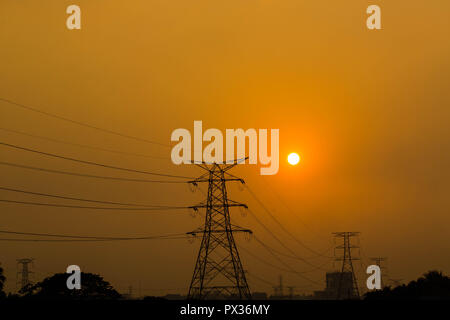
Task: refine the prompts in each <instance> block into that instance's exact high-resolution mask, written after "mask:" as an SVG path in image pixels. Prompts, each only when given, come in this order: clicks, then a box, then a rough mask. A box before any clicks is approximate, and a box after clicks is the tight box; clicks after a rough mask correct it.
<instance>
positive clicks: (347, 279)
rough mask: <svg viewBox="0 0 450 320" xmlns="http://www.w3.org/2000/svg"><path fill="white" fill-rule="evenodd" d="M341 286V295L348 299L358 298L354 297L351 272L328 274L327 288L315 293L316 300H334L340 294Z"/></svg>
mask: <svg viewBox="0 0 450 320" xmlns="http://www.w3.org/2000/svg"><path fill="white" fill-rule="evenodd" d="M339 285H340V288H341V293H343V294H344V296H345V297H347V299H355V298H358V297H357V296H355V295H354V292H355V291H354V288H353V275H352V273H351V272H349V271H345V272H327V274H326V288H325V290H323V291H315V292H314V298H315V299H318V300H334V299H336V298H337V296H338V293H339Z"/></svg>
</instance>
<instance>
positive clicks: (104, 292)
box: [20, 272, 121, 300]
mask: <svg viewBox="0 0 450 320" xmlns="http://www.w3.org/2000/svg"><path fill="white" fill-rule="evenodd" d="M68 277H69V274H66V273H57V274H55V275H53V276H51V277H48V278H45V279H44V280H42V281H41V282H38V283H36V284H33V285H28V286H26V287H24V288H23V289H22V290H21V291H20V293H21V294H22V295H23V297H25V298H39V299H79V300H80V299H81V300H95V299H118V298H120V297H121V296H120V294H119V293H118V292H117V291H116V290H115V289H114V288H113V287H112V286H111V285H110V284H109V282H107V281H105V280H103V278H102V277H101V276H99V275H97V274H92V273H84V272H82V273H81V289H79V290H77V289H73V290H70V289H68V288H67V284H66V281H67V278H68Z"/></svg>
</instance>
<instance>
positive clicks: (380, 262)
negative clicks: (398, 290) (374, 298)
mask: <svg viewBox="0 0 450 320" xmlns="http://www.w3.org/2000/svg"><path fill="white" fill-rule="evenodd" d="M370 260H371V261H373V262H374V263H375V264H376V265H377V266H378V267H380V271H381V289H383V288H384V286H385V285H386V283H385V280H384V279H388V278H389V275H388V272H387V267H386V265H385V262H386V261H387V258H386V257H374V258H370Z"/></svg>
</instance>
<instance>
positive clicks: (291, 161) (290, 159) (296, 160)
mask: <svg viewBox="0 0 450 320" xmlns="http://www.w3.org/2000/svg"><path fill="white" fill-rule="evenodd" d="M287 160H288V162H289V164H290V165H293V166H295V165H296V164H297V163H299V162H300V156H299V155H298V154H297V153H295V152H292V153H290V154H289V155H288V158H287Z"/></svg>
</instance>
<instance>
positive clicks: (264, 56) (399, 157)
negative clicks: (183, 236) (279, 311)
mask: <svg viewBox="0 0 450 320" xmlns="http://www.w3.org/2000/svg"><path fill="white" fill-rule="evenodd" d="M74 3H75V4H78V5H79V6H80V7H81V10H82V13H81V14H82V29H81V30H74V31H69V30H67V28H66V18H67V16H68V15H67V14H66V13H65V11H66V7H67V6H68V5H70V4H74ZM369 4H378V5H379V6H380V7H381V10H382V12H381V14H382V28H383V30H378V31H369V30H367V29H366V26H365V19H366V13H365V11H366V8H367V6H368V5H369ZM449 10H450V2H449V1H447V0H434V1H424V0H408V1H406V0H403V1H400V0H397V1H386V0H374V1H364V0H351V1H334V0H327V1H324V0H320V1H313V0H278V1H269V0H245V1H237V0H227V1H222V0H213V1H212V0H193V1H182V0H160V1H155V0H146V1H143V0H131V1H118V0H108V1H106V0H95V1H92V0H89V1H87V0H75V1H65V0H60V1H51V0H41V1H32V0H22V1H16V0H2V1H1V2H0V44H1V47H0V97H1V98H6V99H10V100H13V101H17V102H19V103H24V104H28V105H31V106H35V107H37V108H39V109H41V110H45V111H48V112H51V113H55V114H58V115H61V116H64V117H68V118H71V119H74V120H78V121H82V122H86V123H90V124H92V125H95V126H99V127H102V128H106V129H111V130H115V131H119V132H123V133H125V134H129V135H134V136H139V137H142V138H145V139H150V140H155V141H159V142H161V143H164V144H169V143H170V134H171V132H172V131H173V130H174V129H176V128H188V129H190V130H192V126H193V121H194V120H202V121H203V125H204V128H220V129H223V130H224V129H225V128H244V129H246V128H278V129H280V162H281V165H280V171H279V173H278V174H277V175H276V176H270V177H268V176H260V175H259V167H258V166H240V167H238V168H236V170H235V171H234V173H235V174H236V175H239V176H241V177H243V178H244V179H245V180H246V181H247V184H248V186H249V187H250V188H251V189H252V190H253V191H254V192H257V193H258V195H259V197H260V198H261V199H263V200H264V202H265V204H266V205H267V207H268V208H270V209H271V210H274V211H273V212H274V213H275V214H276V215H277V217H278V219H279V220H280V221H281V222H282V223H283V224H284V225H286V226H287V227H288V228H289V230H290V231H291V232H292V233H294V234H295V235H296V236H297V237H298V238H300V239H301V240H302V241H304V242H305V243H306V244H307V245H309V246H311V247H312V248H314V249H315V250H318V251H322V250H325V249H327V248H328V247H329V246H331V245H332V244H333V243H332V237H331V232H333V231H360V232H361V233H362V234H361V239H360V244H361V247H362V251H363V252H362V253H363V254H364V255H365V256H367V257H371V256H386V257H388V258H389V263H388V268H389V273H390V275H391V276H392V277H393V278H402V279H404V280H411V279H413V278H416V277H418V276H419V275H420V274H421V273H423V272H425V271H427V270H429V269H433V268H434V269H440V270H442V271H444V272H447V273H449V272H450V256H449V254H448V252H450V241H449V240H450V238H449V234H448V226H449V223H450V217H449V215H448V211H449V206H450V198H449V196H448V194H449V192H450V182H449V181H450V169H449V167H448V164H449V163H450V148H449V147H450V126H449V119H450V108H449V107H450V90H449V88H450V59H449V57H450V42H449V41H448V39H449V36H450V22H449V19H448V12H449ZM0 110H1V117H0V127H1V128H7V129H14V130H19V131H23V132H26V133H29V134H34V135H41V136H47V137H53V138H55V139H60V140H65V141H70V142H73V143H79V144H88V145H92V146H99V147H103V148H111V149H117V150H123V151H127V152H133V153H141V154H147V155H152V156H158V157H166V158H167V160H164V159H148V158H142V157H133V156H126V155H118V154H112V153H108V152H101V151H96V150H89V149H85V148H79V147H75V146H68V145H62V144H57V143H52V142H47V141H42V140H39V139H35V138H32V137H25V136H21V135H18V134H14V133H7V132H4V131H2V130H0V141H3V142H8V143H14V144H19V145H23V146H26V147H30V148H36V149H39V150H43V151H47V152H53V153H58V154H63V155H67V156H72V157H77V158H81V159H86V160H91V161H97V162H102V163H108V164H112V165H118V166H126V167H131V168H136V169H142V170H160V171H162V172H169V173H172V174H181V175H192V176H197V175H200V174H201V173H202V172H201V171H199V169H196V168H193V167H189V166H180V167H177V166H175V165H173V164H172V163H171V162H170V159H169V156H170V149H169V148H164V147H160V146H154V145H150V144H146V143H142V142H137V141H133V140H128V139H125V138H120V137H117V136H113V135H108V134H106V133H101V132H98V131H95V130H91V129H88V128H83V127H80V126H77V125H74V124H69V123H67V122H63V121H59V120H56V119H52V118H49V117H45V116H43V115H39V114H36V113H32V112H30V111H26V110H23V109H20V108H16V107H13V106H11V105H8V104H6V103H4V102H0ZM291 151H296V152H298V153H299V154H300V155H301V157H302V161H301V163H300V165H298V166H296V167H292V166H289V165H288V164H287V163H286V160H285V159H286V156H287V154H288V153H289V152H291ZM0 154H1V160H2V161H9V162H15V163H20V164H25V165H34V166H40V167H45V168H53V169H59V170H67V171H77V172H84V173H88V174H101V175H116V176H122V177H135V178H146V177H145V176H142V175H138V174H131V173H130V174H126V173H121V172H115V171H112V170H108V169H99V168H95V167H89V166H85V165H81V164H76V163H71V162H67V161H63V160H57V159H51V158H48V157H43V156H39V155H33V154H30V153H27V152H23V151H14V150H12V149H8V148H6V147H0ZM0 173H1V177H2V179H1V183H0V186H5V187H12V188H18V189H25V190H30V191H39V192H47V193H55V194H62V195H68V196H79V197H84V198H94V199H103V200H111V201H122V202H125V201H134V202H143V203H154V204H162V205H164V204H170V205H191V204H195V203H198V202H199V201H202V199H203V194H202V193H200V192H197V193H191V192H190V191H189V189H188V187H187V186H185V185H183V184H180V185H160V184H157V185H153V184H144V183H133V182H113V181H101V180H93V179H87V178H77V177H68V176H60V175H56V174H50V173H44V172H33V171H30V170H25V169H18V168H16V169H13V168H10V167H4V166H1V167H0ZM274 190H275V192H274ZM229 195H230V197H231V198H232V199H235V200H239V201H242V202H246V203H247V204H248V205H249V207H250V208H251V209H252V212H254V213H256V214H258V216H260V219H261V220H262V221H263V222H264V223H265V224H267V225H268V226H269V227H270V228H273V230H274V232H275V233H276V234H277V235H278V236H279V237H280V238H282V239H283V241H284V242H286V243H287V244H288V245H289V246H290V247H291V248H292V249H293V250H296V251H297V252H298V254H299V255H301V256H306V257H310V256H311V253H310V252H308V251H307V250H305V249H304V248H302V247H301V246H299V245H298V244H297V243H295V242H294V241H292V240H291V239H290V238H289V237H288V236H287V235H286V234H283V232H282V230H280V229H279V228H278V227H277V226H276V224H274V223H273V221H271V220H270V218H269V217H268V216H267V214H265V213H264V211H263V210H262V208H261V207H259V206H258V204H257V203H256V202H255V201H254V200H253V199H252V198H251V197H250V195H249V193H248V192H247V191H240V190H239V189H238V188H237V187H236V186H230V190H229ZM277 195H278V196H279V197H278V196H277ZM0 198H1V199H16V200H28V201H40V202H54V203H62V202H58V201H54V200H53V199H45V198H43V199H40V198H37V197H30V196H26V195H18V194H14V193H10V192H6V191H1V195H0ZM280 199H281V201H280ZM283 202H284V203H285V204H286V205H287V207H289V208H290V209H291V210H288V209H287V208H286V206H284V205H283ZM65 203H67V201H66V202H65ZM70 204H75V203H70ZM0 213H1V219H0V230H16V231H24V232H43V233H45V232H50V233H62V234H64V233H66V234H85V235H100V236H102V235H104V236H135V235H136V236H139V235H146V234H166V233H178V232H187V231H191V230H193V229H195V228H196V227H197V226H199V225H201V224H202V222H203V220H202V219H201V218H199V217H197V218H192V217H190V216H189V215H188V214H187V213H186V214H183V213H182V214H176V213H171V212H168V213H163V214H152V213H150V214H146V213H133V212H124V213H120V212H119V213H117V212H102V213H99V212H92V211H86V210H75V209H74V210H71V209H67V210H66V209H60V208H39V207H32V206H19V205H16V204H0ZM232 218H233V219H234V220H235V221H236V223H239V224H240V225H242V226H244V227H249V228H251V229H253V230H254V232H255V234H256V235H257V236H258V237H259V238H261V239H263V240H264V241H266V242H267V243H268V244H270V245H271V246H273V247H275V248H278V250H280V251H282V250H283V248H281V247H280V246H279V245H278V244H277V243H276V241H275V240H274V239H273V238H271V236H270V235H269V234H267V232H266V231H264V229H262V228H261V227H260V226H259V225H258V224H257V223H256V221H255V220H254V219H253V218H252V217H251V215H247V216H241V213H240V212H239V210H236V211H233V213H232ZM2 237H10V236H9V235H4V236H2ZM237 241H238V244H239V245H240V244H242V246H243V247H245V248H248V249H251V250H252V251H253V252H255V253H257V254H258V255H260V256H261V258H263V259H265V260H268V261H272V260H273V259H272V258H271V256H270V255H268V254H267V252H266V251H264V249H262V248H261V247H260V246H259V245H258V243H257V242H256V241H250V242H247V241H246V240H245V239H244V238H243V237H242V236H238V237H237ZM199 245H200V242H199V241H196V242H194V243H192V244H191V243H189V242H188V241H185V240H168V241H159V240H158V241H142V242H139V241H136V242H132V241H130V242H123V243H122V242H111V243H72V244H67V243H15V242H0V261H1V263H2V266H3V267H4V268H5V269H6V275H7V277H8V283H7V289H8V290H14V289H15V277H16V275H15V273H16V264H15V263H16V262H15V260H16V259H18V258H23V257H33V258H35V259H36V262H35V267H36V268H35V271H36V272H37V274H36V278H37V279H40V278H42V277H43V276H44V275H46V274H51V273H55V272H64V271H65V268H66V267H67V266H68V265H69V264H77V265H80V267H81V268H82V270H83V271H86V272H95V273H100V274H101V275H103V276H104V277H105V278H106V279H107V280H109V281H111V282H112V284H113V285H114V286H116V287H117V288H118V289H119V290H120V291H125V290H127V287H128V286H129V285H132V286H133V287H134V288H135V291H137V288H138V286H139V284H140V285H141V288H142V290H143V293H145V294H161V293H163V292H165V291H158V290H159V289H177V288H180V289H179V290H173V292H176V291H178V292H182V291H183V290H181V288H187V287H188V285H189V282H190V279H191V275H192V271H193V268H194V263H195V256H196V254H197V250H198V248H199ZM329 254H332V251H330V252H329ZM241 256H242V260H243V264H244V268H245V269H246V270H248V272H249V274H250V273H253V274H255V275H257V276H259V277H263V278H265V279H267V280H269V281H271V282H276V281H277V277H278V274H283V276H284V278H285V282H286V284H287V285H296V286H299V287H300V286H304V285H307V284H308V282H306V281H304V280H302V279H301V278H299V277H298V276H296V275H295V274H288V273H283V272H281V271H277V270H274V269H272V268H271V267H269V266H265V265H264V264H261V263H260V262H259V261H258V260H255V259H254V258H253V257H251V256H249V255H248V254H246V253H245V252H242V253H241ZM283 259H284V260H285V261H287V262H288V263H289V264H290V265H292V267H294V268H295V269H296V270H299V271H302V270H309V269H310V267H309V266H307V265H305V264H302V263H301V262H299V261H295V260H290V259H289V258H283ZM272 262H273V263H274V264H276V263H277V262H276V261H272ZM312 262H313V263H316V264H323V263H325V262H326V261H325V260H324V259H321V258H316V259H315V260H312ZM280 267H282V266H281V265H280ZM326 267H327V268H329V269H332V265H331V263H330V264H328V265H326ZM307 275H308V276H309V277H311V278H312V279H314V280H316V281H319V282H321V283H324V272H323V271H318V272H312V273H310V274H307ZM249 282H250V285H251V289H252V290H267V291H268V290H270V289H271V288H270V287H269V286H267V285H264V284H263V283H260V282H256V281H254V279H252V278H251V276H249ZM361 283H362V282H361ZM320 287H321V286H312V287H306V288H305V289H299V290H298V291H299V292H300V291H303V290H304V291H305V292H307V291H311V290H312V289H319V288H320ZM144 289H145V290H146V291H144ZM171 292H172V291H171Z"/></svg>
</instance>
